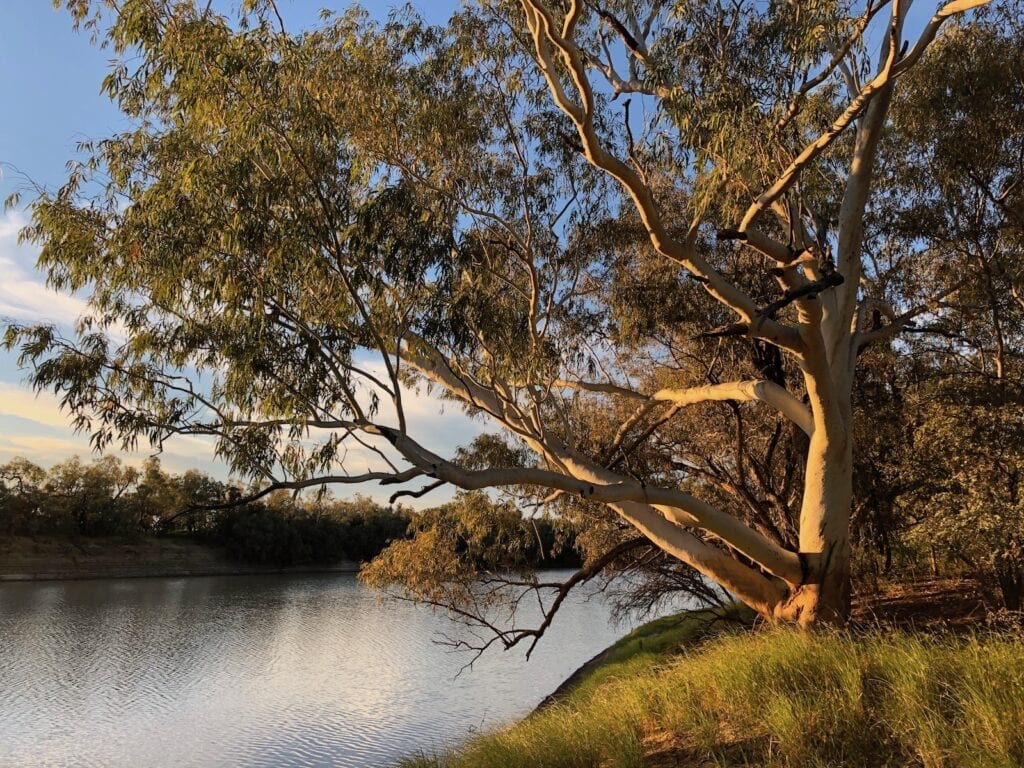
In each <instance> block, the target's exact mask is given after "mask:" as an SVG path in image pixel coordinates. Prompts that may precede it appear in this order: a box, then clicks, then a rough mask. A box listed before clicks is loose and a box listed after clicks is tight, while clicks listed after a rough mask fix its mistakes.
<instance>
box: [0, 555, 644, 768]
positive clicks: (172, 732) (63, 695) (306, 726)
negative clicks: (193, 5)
mask: <svg viewBox="0 0 1024 768" xmlns="http://www.w3.org/2000/svg"><path fill="white" fill-rule="evenodd" d="M628 628H629V627H624V626H621V625H619V626H613V625H612V624H611V623H610V622H609V609H608V606H607V605H606V603H605V602H604V600H603V599H602V597H601V596H600V595H585V594H583V595H578V596H575V597H573V598H570V600H569V601H567V603H566V605H565V606H564V607H563V609H562V611H561V612H560V613H559V615H558V616H557V618H556V620H555V623H554V624H553V626H552V627H551V629H550V630H549V633H548V635H547V636H545V637H544V639H543V640H542V641H541V642H540V644H539V645H538V647H537V650H536V651H535V652H534V655H533V657H532V658H531V659H530V661H529V662H527V661H525V660H524V658H523V653H522V652H521V651H510V652H501V651H493V652H489V653H488V654H485V655H484V656H483V657H482V658H481V659H479V660H478V661H477V662H476V664H475V665H474V667H473V669H472V670H470V671H466V672H464V673H463V674H461V675H459V676H458V677H456V674H457V673H458V672H459V670H460V668H461V667H462V666H463V665H464V664H465V663H466V662H467V661H468V658H467V657H466V656H465V654H461V653H454V652H452V651H451V650H450V649H449V648H446V647H443V646H442V645H439V644H438V643H437V642H436V641H437V640H438V639H439V634H440V633H444V634H448V635H452V634H458V632H457V627H456V626H455V625H453V624H452V623H451V622H450V621H448V620H447V619H446V618H445V617H444V616H442V615H440V614H437V613H434V612H433V611H431V610H430V609H428V608H425V607H422V606H420V607H417V606H413V605H410V604H408V603H401V602H394V601H388V602H381V601H380V600H379V596H378V594H377V593H375V592H373V591H372V590H370V589H368V588H366V587H364V586H362V585H361V584H359V583H358V582H357V581H356V580H355V577H353V576H351V575H323V576H320V575H317V576H257V577H254V576H231V577H210V578H157V579H125V580H102V581H81V582H34V583H9V584H0V766H5V767H6V766H12V767H14V766H16V767H17V768H32V767H33V766H104V767H105V768H106V767H108V766H110V767H115V766H125V767H126V768H127V767H128V766H131V768H140V767H142V768H159V767H161V766H168V767H170V766H174V767H175V768H178V767H183V766H202V767H203V768H206V767H207V766H232V767H234V766H239V767H241V766H267V767H268V768H270V767H273V768H291V767H293V766H337V767H339V768H348V767H355V766H359V767H360V768H363V767H364V766H386V765H392V764H394V762H395V761H396V759H397V758H399V757H401V756H404V755H409V754H411V753H415V752H417V751H427V752H429V751H432V750H436V749H438V748H442V747H444V746H445V745H449V744H452V743H454V742H457V741H459V740H461V739H463V738H465V737H466V736H468V735H470V734H471V733H473V732H474V731H475V730H477V729H480V728H492V727H494V726H497V725H500V724H502V723H506V722H508V721H510V720H512V719H514V718H517V717H520V716H522V715H524V714H526V713H527V712H529V711H530V710H531V709H532V708H533V707H534V706H536V705H537V703H538V702H540V700H541V699H543V698H544V697H545V696H546V695H547V694H548V693H550V692H551V691H552V690H553V689H554V688H556V687H557V686H558V684H559V683H561V682H562V681H563V680H564V679H565V678H566V677H567V676H568V675H569V674H571V673H572V671H573V670H574V669H576V668H577V667H578V666H579V665H580V664H582V663H583V662H584V661H586V660H587V659H589V658H590V657H592V656H593V655H594V654H596V653H597V652H599V651H600V650H601V649H603V648H604V647H606V646H607V645H609V644H610V643H611V642H613V641H614V640H615V639H616V638H617V637H619V636H621V635H622V634H623V633H624V632H625V631H626V630H627V629H628Z"/></svg>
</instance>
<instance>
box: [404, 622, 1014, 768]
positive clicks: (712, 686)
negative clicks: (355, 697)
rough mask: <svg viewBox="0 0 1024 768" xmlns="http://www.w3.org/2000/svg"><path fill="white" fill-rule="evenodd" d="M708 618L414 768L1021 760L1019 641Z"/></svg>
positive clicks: (411, 765)
mask: <svg viewBox="0 0 1024 768" xmlns="http://www.w3.org/2000/svg"><path fill="white" fill-rule="evenodd" d="M697 618H698V617H690V618H687V619H686V620H684V621H674V622H673V621H672V620H661V622H660V623H658V624H655V625H648V626H647V627H644V628H641V630H639V631H638V632H636V633H634V634H633V635H631V636H629V637H627V638H625V639H624V640H623V641H622V642H620V643H619V644H617V646H615V647H613V649H610V651H612V653H610V654H609V656H608V657H607V658H606V663H605V664H603V665H602V666H601V667H600V668H598V669H597V670H595V671H593V672H592V673H591V674H590V675H589V676H587V677H586V679H585V680H583V682H582V683H581V684H580V685H579V686H578V687H577V688H576V689H575V690H573V691H572V692H571V693H569V694H567V695H566V696H564V697H563V698H562V699H561V700H560V701H558V702H557V703H555V704H553V705H551V706H549V707H546V708H545V709H543V710H542V711H539V712H537V713H534V714H533V715H532V716H530V717H529V718H527V719H526V720H524V721H522V722H520V723H518V724H516V725H514V726H512V727H510V728H508V729H506V730H503V731H500V732H497V733H492V734H487V735H483V736H480V737H478V738H476V739H473V740H471V741H470V742H468V743H467V744H465V745H464V746H463V747H462V748H461V749H460V750H458V751H457V752H456V753H454V754H449V755H444V756H440V757H430V758H419V759H412V760H409V761H407V762H406V763H405V764H404V765H405V768H523V767H525V766H531V767H535V768H632V767H639V766H647V767H649V768H668V766H707V765H714V766H793V767H794V768H796V767H797V766H800V767H801V768H803V767H805V766H807V767H811V766H815V767H819V768H823V767H824V766H835V767H837V768H838V767H840V766H878V767H881V766H923V767H924V768H939V767H940V766H942V767H943V768H945V767H947V766H948V767H949V768H953V767H954V766H955V767H956V768H960V767H961V766H968V767H973V766H977V768H982V767H984V768H996V767H997V766H998V767H1000V768H1013V767H1015V766H1021V765H1024V643H1022V642H1021V640H1020V639H1019V638H1013V637H1010V636H996V635H985V636H981V635H978V636H972V637H962V636H961V637H953V636H948V635H947V636H931V637H921V636H911V635H907V634H902V633H896V632H886V633H877V634H868V635H860V636H853V635H849V634H840V633H836V634H825V635H818V636H803V635H799V634H795V633H792V632H783V631H765V632H753V633H752V632H740V633H737V632H729V631H728V630H727V627H728V625H727V624H725V623H721V622H720V623H718V624H716V625H714V626H713V628H712V629H711V632H712V633H714V634H715V635H716V636H715V637H711V638H705V640H704V641H703V642H695V641H696V639H697V638H698V636H699V635H701V634H704V635H706V634H707V630H706V629H703V628H702V627H703V626H704V624H703V622H701V621H698V620H697ZM721 630H726V631H724V632H723V631H721ZM681 643H682V644H683V649H682V650H681V652H680V653H677V654H672V655H669V653H668V652H669V651H674V650H677V649H679V647H680V644H681Z"/></svg>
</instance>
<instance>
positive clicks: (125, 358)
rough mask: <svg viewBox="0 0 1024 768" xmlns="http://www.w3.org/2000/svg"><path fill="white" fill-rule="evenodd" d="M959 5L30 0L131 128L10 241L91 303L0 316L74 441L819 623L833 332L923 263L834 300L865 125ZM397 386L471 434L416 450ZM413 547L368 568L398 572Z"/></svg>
mask: <svg viewBox="0 0 1024 768" xmlns="http://www.w3.org/2000/svg"><path fill="white" fill-rule="evenodd" d="M982 4H984V0H956V1H955V2H952V3H949V4H947V5H944V6H942V7H941V8H940V9H939V10H938V11H936V12H935V14H934V15H933V16H932V17H931V18H930V19H929V20H928V21H927V22H926V23H925V24H924V26H923V28H922V29H921V30H919V32H918V33H917V34H916V35H915V36H914V37H913V39H911V40H910V41H909V42H904V37H905V33H904V26H905V24H906V20H907V18H908V13H909V10H910V3H909V2H906V0H893V2H885V0H878V2H869V3H868V4H867V5H866V6H857V7H855V6H850V5H847V4H844V3H835V2H825V3H816V4H808V5H805V4H798V3H769V4H764V3H748V2H736V3H732V4H729V5H724V4H721V3H718V2H696V3H693V2H686V3H682V2H669V1H667V0H645V1H643V2H635V3H631V2H625V1H624V0H610V1H609V2H607V3H604V4H599V3H591V2H580V1H577V0H570V2H565V3H554V2H543V0H522V2H521V3H514V2H505V1H503V0H485V1H484V2H481V3H480V4H479V5H476V6H473V7H468V8H467V9H466V10H465V11H463V12H461V13H459V14H457V15H456V16H454V17H453V18H452V20H451V22H450V23H449V24H448V25H447V26H446V27H442V28H431V27H428V26H425V25H424V24H423V23H422V22H421V21H419V20H418V19H416V18H415V17H414V16H412V15H410V14H408V13H406V12H400V13H398V14H395V15H393V16H391V17H390V18H389V19H388V20H387V21H386V22H374V21H372V20H371V19H370V18H369V17H368V16H367V15H366V14H365V13H364V12H361V11H359V10H358V9H352V10H349V11H347V12H344V13H342V14H340V15H331V14H326V15H325V17H324V19H323V23H322V24H321V25H320V26H319V27H318V28H317V29H313V30H308V31H305V32H302V33H301V34H290V33H288V32H287V31H286V30H285V29H284V28H283V25H280V23H279V22H280V18H279V16H278V15H277V14H276V12H275V11H276V8H275V7H274V5H273V3H272V2H252V3H247V4H245V6H244V7H245V8H247V9H248V10H243V13H242V15H241V16H240V17H238V18H236V19H234V20H228V19H225V18H222V17H220V16H218V15H216V14H215V13H213V12H212V11H211V10H210V6H209V4H199V5H198V6H197V5H194V4H191V3H163V2H157V1H156V0H125V2H122V3H120V4H119V5H118V6H117V7H116V12H115V13H113V15H110V16H104V14H103V12H102V4H99V3H97V4H95V5H94V4H91V3H89V2H85V1H83V0H76V2H68V3H67V5H68V6H69V7H70V9H71V10H72V12H73V13H74V14H75V17H76V19H78V21H79V23H82V24H84V25H92V26H93V28H94V29H95V30H97V34H98V35H100V36H101V37H102V38H103V39H104V40H105V41H106V42H107V44H109V45H111V46H112V47H113V49H114V52H115V54H117V55H118V56H119V63H118V64H117V65H116V66H115V67H114V69H113V70H112V72H111V74H110V76H109V77H108V78H107V80H106V83H105V88H106V90H107V92H108V93H109V95H110V96H111V98H113V99H115V100H116V101H117V103H118V104H119V106H120V107H121V109H122V110H123V111H124V112H125V113H126V115H127V116H128V117H129V118H130V120H131V121H132V123H133V126H134V127H133V128H132V129H130V130H128V131H126V132H124V133H121V134H118V135H114V136H112V137H110V138H108V139H105V140H103V141H99V142H96V143H94V144H89V145H86V146H84V147H83V149H84V150H85V152H86V155H87V159H86V160H85V161H84V162H83V164H81V165H80V166H77V167H76V168H75V169H74V170H73V171H72V173H71V176H70V178H69V180H68V182H67V184H66V185H65V186H63V187H62V188H61V189H60V190H58V191H56V192H55V193H52V194H50V193H46V192H43V193H41V194H40V195H39V197H38V198H37V199H36V201H35V203H34V205H33V222H32V224H31V226H30V227H29V228H28V229H27V230H26V233H25V236H26V237H27V238H29V239H30V240H33V241H35V242H38V243H39V244H40V245H41V246H42V251H41V258H40V262H41V265H42V266H43V267H44V268H45V269H46V270H47V271H48V274H49V278H50V281H51V284H53V285H55V286H57V287H59V288H62V289H65V290H71V291H82V290H84V291H87V292H88V295H89V297H90V302H91V306H92V309H93V316H92V317H90V318H87V319H85V320H83V322H82V323H81V324H80V327H79V328H78V333H77V335H76V337H75V338H70V339H69V338H65V337H63V336H62V335H61V334H60V333H59V332H58V331H57V330H56V329H54V328H51V327H44V326H35V327H26V326H18V325H15V326H12V327H11V328H10V329H9V331H8V336H7V343H8V345H9V346H12V347H13V346H19V347H20V348H21V350H22V354H23V359H24V360H25V362H26V363H27V364H29V365H30V366H32V370H33V374H32V375H33V380H34V382H35V384H36V386H37V387H40V388H51V389H54V390H56V391H58V392H59V393H61V395H62V397H63V403H64V405H65V406H66V407H67V408H68V409H69V410H70V411H71V412H72V413H73V414H74V416H75V419H76V422H75V423H76V425H77V426H79V427H80V428H82V429H86V430H89V431H90V432H91V433H92V435H93V438H94V441H95V444H96V445H97V446H100V447H102V446H105V445H107V444H109V443H110V442H111V441H112V440H122V441H127V442H129V443H131V442H133V441H135V440H137V439H138V438H139V437H143V436H144V437H148V439H149V440H151V441H152V442H153V443H154V444H155V445H159V444H161V443H162V442H163V441H164V440H167V439H170V438H172V437H174V436H175V435H179V434H191V435H208V436H211V437H213V438H214V439H215V440H216V444H217V450H218V452H219V453H220V455H221V456H223V457H224V458H225V459H226V460H227V461H228V462H229V463H230V465H231V466H232V468H233V469H234V470H236V471H238V472H240V473H246V474H248V475H251V476H252V477H254V478H257V479H260V480H262V481H264V482H265V483H266V490H267V491H270V490H277V489H296V490H297V489H301V488H308V487H315V486H321V485H325V484H345V483H357V482H367V481H379V482H382V483H385V484H405V483H412V482H415V481H420V482H421V483H425V485H423V486H422V487H415V488H413V489H411V490H406V489H402V490H400V491H398V493H397V494H396V496H397V495H403V494H413V495H423V494H425V493H427V492H429V491H430V490H432V489H433V488H436V487H439V486H441V485H444V484H448V485H452V486H455V487H457V488H461V489H466V490H479V489H487V488H491V489H500V490H502V491H506V492H508V493H511V494H513V495H515V496H517V497H518V498H519V499H520V501H522V500H529V501H531V502H532V503H534V504H537V505H551V506H553V507H555V508H556V509H558V510H560V512H561V513H562V514H563V515H564V516H565V517H566V518H567V519H572V520H573V521H574V522H575V523H576V525H577V527H578V528H581V529H582V530H580V532H579V535H580V540H581V541H583V542H584V544H585V545H586V542H587V541H588V540H589V541H591V542H592V546H593V550H592V554H593V557H592V558H591V563H590V565H589V566H588V568H590V570H588V571H586V574H585V575H586V576H589V575H592V573H593V572H596V570H599V569H600V568H601V567H604V566H615V564H616V563H617V562H619V561H620V559H621V557H622V556H623V555H624V554H625V552H626V550H628V549H629V548H630V546H633V545H632V544H630V541H631V540H636V541H637V544H636V546H642V547H644V548H645V551H652V550H653V552H654V553H655V554H659V553H660V557H661V558H663V562H664V559H665V558H668V559H671V560H673V561H674V562H678V563H681V564H683V565H684V566H685V567H687V568H692V569H694V570H695V571H696V572H697V573H699V574H701V575H703V576H704V577H706V578H707V579H710V580H711V581H713V582H714V583H716V584H718V585H720V586H721V587H723V588H724V589H726V590H728V591H729V592H731V593H732V594H734V595H735V596H737V597H738V598H739V599H741V600H742V601H744V602H745V603H747V604H748V605H750V606H751V607H753V608H754V609H755V610H756V611H757V612H758V613H760V614H761V615H762V616H764V617H765V618H767V619H769V620H771V621H784V622H799V623H800V624H802V625H805V626H809V625H813V624H815V623H819V622H836V621H842V620H844V618H845V617H846V615H847V611H848V607H849V598H850V538H849V523H850V509H851V494H852V478H851V475H852V468H853V450H854V445H853V432H852V422H853V407H852V400H851V392H852V388H853V382H854V374H855V368H856V360H857V356H858V353H859V352H860V351H861V350H862V349H864V348H865V347H866V346H868V345H871V344H879V343H881V342H884V341H886V340H890V339H892V338H893V337H895V336H896V335H897V334H900V333H901V332H903V331H904V330H907V329H908V328H909V327H910V326H911V324H912V322H913V320H914V318H917V317H919V316H920V315H922V313H925V312H926V311H928V309H929V307H933V306H935V304H934V302H936V301H940V300H941V299H942V298H944V297H947V296H949V295H951V293H952V292H954V291H955V290H956V287H957V286H956V284H955V282H954V283H949V284H941V285H937V286H936V287H935V292H934V294H933V295H931V296H909V295H903V296H901V297H900V301H901V302H902V303H897V304H896V305H892V304H891V303H886V302H883V301H882V300H881V297H878V296H874V295H871V294H870V293H866V292H862V290H861V286H862V285H863V284H865V283H866V281H868V278H870V276H871V269H872V268H871V265H870V263H866V257H865V253H864V242H865V241H864V222H865V219H866V217H867V213H868V211H869V209H870V206H871V203H872V193H873V177H874V174H875V165H876V156H877V154H878V152H879V147H880V138H881V136H882V134H883V132H884V129H885V125H886V120H887V114H888V109H889V105H890V102H891V100H892V95H893V90H894V88H895V87H896V86H897V82H898V80H899V79H900V78H901V77H903V76H904V75H905V74H906V73H908V72H910V71H911V70H912V68H913V67H914V66H915V65H917V64H918V62H919V61H920V60H921V59H922V56H923V54H924V52H925V50H926V49H927V48H928V46H929V45H930V44H931V43H932V41H933V40H934V39H935V37H936V35H937V33H938V31H939V28H940V27H941V26H942V25H943V24H944V23H945V22H946V21H947V20H948V19H950V18H953V17H955V16H957V15H959V14H961V13H962V12H964V11H967V10H969V9H971V8H972V7H974V6H978V5H982ZM878 46H880V48H881V53H880V56H879V57H878V60H877V62H876V63H872V62H871V60H870V57H869V55H868V51H869V49H870V48H873V47H878ZM912 250H913V249H912ZM907 257H908V259H912V258H914V254H913V253H908V254H907ZM911 298H912V299H913V301H911V300H910V299H911ZM417 386H419V387H425V388H427V389H431V390H432V391H435V392H440V393H441V394H442V396H443V397H446V398H448V399H452V400H455V401H457V402H459V403H461V404H462V405H463V406H464V407H465V409H466V410H467V411H469V412H470V413H472V414H475V415H477V416H479V417H481V419H483V420H484V423H486V424H489V425H492V426H493V427H496V428H497V429H498V432H497V433H496V434H490V433H489V434H487V435H485V436H484V437H482V438H479V439H478V440H477V441H475V443H474V444H473V445H472V446H469V447H467V449H466V450H464V451H460V452H459V453H458V454H457V455H455V456H441V455H438V454H437V453H435V452H433V451H432V450H431V449H430V447H429V441H430V439H431V437H432V436H430V435H422V434H415V433H414V431H413V430H412V428H411V426H410V425H411V422H412V420H411V419H410V417H409V398H410V397H411V394H410V392H411V389H412V388H415V387H417ZM745 403H748V404H752V405H746V406H744V405H742V404H745ZM353 457H358V458H357V459H353ZM367 457H370V459H372V461H373V462H374V463H373V466H372V467H371V468H370V469H368V470H367V471H363V472H359V471H353V467H354V466H366V464H367V461H368V459H367ZM357 461H358V462H359V463H358V465H357V464H356V462H357ZM627 545H630V546H627ZM439 546H440V545H439ZM413 552H414V553H415V555H416V556H417V557H421V558H422V557H426V554H425V550H424V549H422V548H421V549H413ZM423 565H424V564H423V563H422V562H409V560H405V561H403V560H402V559H401V558H394V557H391V558H389V559H387V561H386V562H382V564H380V565H379V566H378V567H377V568H376V569H374V570H372V571H371V572H370V573H371V577H372V578H373V579H375V581H376V582H377V583H389V582H394V581H398V582H399V583H401V584H403V585H404V586H405V587H407V588H408V589H409V590H410V591H411V592H412V593H413V595H414V596H421V595H423V594H430V593H431V590H432V589H433V588H434V586H433V585H432V584H431V583H430V582H431V579H436V580H438V581H439V582H443V581H444V580H445V575H444V573H443V572H442V569H436V570H432V569H430V568H428V567H423ZM428 577H429V578H428ZM443 594H446V595H447V594H448V593H443ZM558 594H561V592H559V593H558ZM556 602H557V598H556ZM548 618H549V617H548ZM527 636H530V635H527V634H522V633H520V634H515V633H513V634H502V633H500V632H499V637H500V638H501V639H502V640H504V641H505V642H506V644H514V643H515V642H518V641H519V640H520V639H522V638H524V637H527ZM533 637H536V634H534V635H533Z"/></svg>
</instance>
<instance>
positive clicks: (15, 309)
mask: <svg viewBox="0 0 1024 768" xmlns="http://www.w3.org/2000/svg"><path fill="white" fill-rule="evenodd" d="M27 223H28V218H27V216H26V215H25V213H24V211H20V210H11V211H7V212H6V213H4V214H2V215H0V275H3V279H2V280H0V317H8V318H11V319H13V320H18V321H22V322H48V323H57V324H59V325H63V326H72V325H74V323H75V322H76V321H77V320H78V318H79V317H81V316H82V315H83V314H86V313H87V312H88V305H87V304H86V302H85V301H84V300H82V299H80V298H78V297H76V296H69V295H68V294H65V293H59V292H57V291H54V290H52V289H50V288H47V287H46V281H45V279H44V277H43V275H42V274H41V273H40V272H38V271H37V270H36V268H35V264H36V259H37V258H38V251H37V249H36V248H35V247H34V246H31V245H22V244H19V243H18V232H20V231H21V229H22V228H23V227H24V226H25V225H26V224H27Z"/></svg>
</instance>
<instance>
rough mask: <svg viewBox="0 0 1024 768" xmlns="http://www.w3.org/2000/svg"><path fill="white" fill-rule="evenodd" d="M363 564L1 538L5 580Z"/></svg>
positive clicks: (326, 569) (184, 547) (101, 541)
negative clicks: (278, 562)
mask: <svg viewBox="0 0 1024 768" xmlns="http://www.w3.org/2000/svg"><path fill="white" fill-rule="evenodd" d="M358 570H359V565H358V564H357V563H354V562H351V561H342V562H339V563H336V564H334V565H330V566H322V565H317V566H292V567H288V568H278V567H273V566H262V565H255V564H252V563H245V562H241V561H239V560H236V559H233V558H232V557H231V556H230V555H229V554H228V553H227V551H226V550H224V549H223V548H220V547H214V546H210V545H207V544H202V543H199V542H196V541H191V540H189V539H181V538H146V539H140V540H137V541H131V540H125V539H120V538H81V539H77V540H74V539H66V540H62V539H31V538H27V537H20V536H13V537H10V538H8V539H4V540H3V541H0V582H2V581H57V580H85V579H134V578H154V577H178V576H233V575H251V574H274V573H292V574H294V573H356V572H358Z"/></svg>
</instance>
